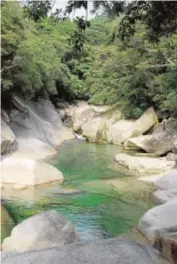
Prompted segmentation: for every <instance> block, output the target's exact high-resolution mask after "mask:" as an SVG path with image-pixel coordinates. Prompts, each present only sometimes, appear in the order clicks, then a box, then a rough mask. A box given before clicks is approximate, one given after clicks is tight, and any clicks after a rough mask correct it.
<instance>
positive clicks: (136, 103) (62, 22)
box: [1, 1, 177, 118]
mask: <svg viewBox="0 0 177 264" xmlns="http://www.w3.org/2000/svg"><path fill="white" fill-rule="evenodd" d="M1 5H2V17H1V20H2V25H1V26H2V32H1V39H2V43H1V45H2V51H1V56H2V57H1V58H2V69H1V74H2V85H1V86H2V88H1V89H2V107H3V108H8V107H9V106H10V104H11V97H12V95H13V94H14V93H15V94H19V95H23V96H25V97H26V98H28V99H31V100H32V99H33V100H36V99H37V98H38V97H39V96H43V97H49V98H50V99H51V100H52V101H53V102H54V103H56V102H57V101H58V100H67V101H70V102H71V101H73V100H76V99H84V100H88V101H89V102H90V103H93V104H95V105H106V104H115V103H117V104H118V106H119V107H120V108H121V109H122V111H123V112H124V114H125V116H126V117H128V118H137V117H139V116H140V115H141V114H142V112H143V111H144V110H145V109H147V107H149V106H153V107H154V108H155V109H156V111H157V113H158V115H159V117H160V118H164V117H169V116H177V34H176V33H173V34H171V35H169V36H161V37H160V38H159V41H158V42H150V40H149V39H148V37H147V34H146V33H147V28H146V26H145V25H144V24H143V23H142V22H137V23H136V33H135V34H134V35H133V36H132V37H131V39H130V41H129V42H128V43H125V42H122V41H121V40H120V39H119V38H117V37H115V35H116V30H117V25H118V24H119V23H120V21H121V17H118V18H112V19H111V18H108V17H107V16H106V15H100V16H97V17H96V18H95V19H93V20H91V21H90V23H89V24H90V25H88V26H87V27H86V29H85V30H80V28H79V26H78V23H79V22H80V21H79V20H76V21H71V20H70V19H69V18H68V17H63V18H61V17H60V18H56V16H55V17H54V16H46V17H41V18H40V19H38V20H37V21H34V19H32V18H30V17H29V16H27V14H26V12H25V9H24V8H23V7H22V6H20V3H19V2H17V1H10V2H9V1H2V3H1ZM122 16H123V15H122ZM78 21H79V22H78ZM78 41H79V45H78ZM80 43H81V44H80ZM77 45H78V47H81V48H79V49H77Z"/></svg>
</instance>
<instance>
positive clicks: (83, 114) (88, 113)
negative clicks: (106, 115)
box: [72, 104, 96, 132]
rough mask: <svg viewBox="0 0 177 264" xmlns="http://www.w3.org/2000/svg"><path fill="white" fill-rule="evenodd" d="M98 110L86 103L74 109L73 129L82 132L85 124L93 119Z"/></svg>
mask: <svg viewBox="0 0 177 264" xmlns="http://www.w3.org/2000/svg"><path fill="white" fill-rule="evenodd" d="M95 114H96V112H95V110H94V109H93V108H91V107H90V106H89V105H87V104H84V105H81V106H80V107H78V108H76V109H75V110H74V113H73V116H72V121H73V130H74V131H75V132H81V128H82V126H83V124H85V123H86V122H88V121H89V120H91V119H92V118H93V117H94V116H95Z"/></svg>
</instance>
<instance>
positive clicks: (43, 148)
mask: <svg viewBox="0 0 177 264" xmlns="http://www.w3.org/2000/svg"><path fill="white" fill-rule="evenodd" d="M17 142H18V150H17V151H16V152H15V153H13V154H12V157H13V158H16V159H21V158H23V159H24V158H27V159H35V160H40V159H44V158H46V157H51V156H53V155H55V154H56V153H57V151H56V149H55V148H54V147H52V146H51V145H49V144H46V143H45V142H42V141H41V140H39V139H37V138H17Z"/></svg>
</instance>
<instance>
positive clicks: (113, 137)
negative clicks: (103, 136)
mask: <svg viewBox="0 0 177 264" xmlns="http://www.w3.org/2000/svg"><path fill="white" fill-rule="evenodd" d="M133 123H134V122H133V121H131V120H120V121H118V122H116V123H115V124H113V125H111V126H110V130H109V132H108V142H110V143H113V144H116V145H120V144H121V142H122V138H123V136H124V134H125V133H126V132H127V130H128V129H129V128H130V127H131V126H132V125H133Z"/></svg>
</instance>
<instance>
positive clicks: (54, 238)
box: [2, 210, 79, 263]
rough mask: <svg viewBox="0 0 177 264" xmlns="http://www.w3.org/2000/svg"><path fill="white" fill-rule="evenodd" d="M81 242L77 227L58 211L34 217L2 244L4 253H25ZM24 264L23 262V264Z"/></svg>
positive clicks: (46, 212) (27, 220)
mask: <svg viewBox="0 0 177 264" xmlns="http://www.w3.org/2000/svg"><path fill="white" fill-rule="evenodd" d="M77 241H79V236H78V234H77V232H76V229H75V226H74V225H73V224H72V223H71V222H69V221H68V220H67V219H66V218H65V217H64V216H63V215H62V214H60V213H58V212H57V211H54V210H51V211H45V212H42V213H39V214H37V215H34V216H32V217H30V218H28V219H26V220H24V221H23V222H21V223H20V224H18V225H17V226H15V227H14V228H13V229H12V232H11V236H10V237H7V238H6V239H5V240H4V241H3V243H2V250H3V251H15V252H24V251H30V250H39V249H43V248H51V247H56V246H59V245H64V244H70V243H74V242H77ZM22 263H23V262H22Z"/></svg>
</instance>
